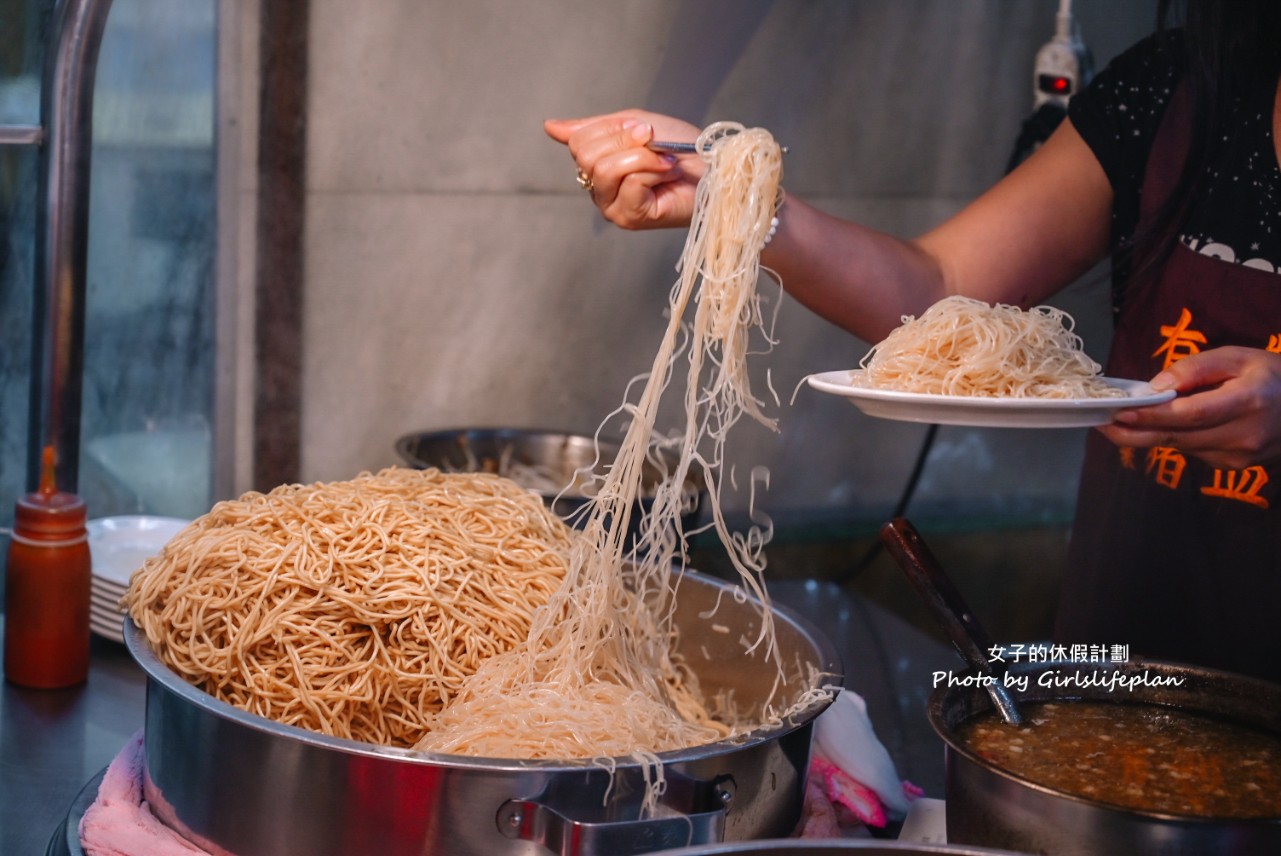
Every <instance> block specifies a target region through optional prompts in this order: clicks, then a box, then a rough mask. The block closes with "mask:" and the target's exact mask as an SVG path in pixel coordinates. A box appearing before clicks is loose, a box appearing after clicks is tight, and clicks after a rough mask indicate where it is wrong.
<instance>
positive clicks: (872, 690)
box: [0, 580, 959, 856]
mask: <svg viewBox="0 0 1281 856" xmlns="http://www.w3.org/2000/svg"><path fill="white" fill-rule="evenodd" d="M770 592H771V594H772V596H773V597H774V598H775V600H776V601H777V602H778V603H780V604H784V605H786V606H788V607H791V608H792V609H795V610H796V611H798V612H800V613H801V614H802V615H805V616H807V617H808V618H809V620H810V621H812V622H814V623H815V624H816V625H817V626H818V627H819V628H821V629H822V630H823V631H824V632H826V633H827V634H828V636H829V637H830V638H831V640H832V642H833V644H835V645H836V647H837V650H838V651H840V653H841V657H842V659H843V660H844V664H845V673H846V679H845V685H846V686H847V687H848V688H850V689H853V690H854V691H855V692H857V693H859V694H860V695H861V696H863V698H864V699H865V700H866V701H867V705H868V711H869V714H870V716H871V718H872V722H873V724H874V725H875V726H876V730H877V734H878V735H879V736H880V738H881V740H882V742H884V743H885V745H886V747H887V748H888V749H889V750H890V754H891V755H892V756H893V757H894V759H895V761H896V763H897V764H898V769H899V774H900V775H901V776H902V777H903V778H905V779H909V780H911V781H913V782H915V783H916V784H918V785H920V786H921V787H923V788H925V790H926V793H927V795H929V796H940V797H941V796H942V779H943V770H942V746H941V743H940V742H939V740H938V738H937V737H936V736H935V735H934V733H933V731H932V730H931V729H930V726H929V723H928V722H927V721H926V719H925V699H926V697H927V696H928V695H929V691H930V686H929V682H930V675H931V673H932V672H933V671H935V670H947V669H952V668H954V667H955V666H956V665H957V663H958V662H959V661H958V660H957V659H956V656H955V654H953V653H952V652H951V650H950V649H948V648H946V647H945V646H943V645H941V644H939V643H937V642H935V641H934V640H932V639H930V638H929V637H927V636H926V635H924V634H922V633H921V632H920V631H919V630H917V629H916V628H914V627H912V626H911V625H909V624H907V623H906V622H904V621H902V620H901V619H899V618H897V617H896V616H894V615H893V614H891V613H889V612H887V611H886V610H884V609H882V608H881V607H879V606H877V605H876V604H874V603H871V602H869V601H867V600H865V599H863V598H860V597H858V596H856V595H852V594H850V593H848V592H845V591H844V590H842V589H841V588H839V587H837V586H835V585H832V584H830V583H818V582H803V581H791V580H786V581H779V582H776V583H775V582H772V583H771V584H770ZM0 621H2V619H0ZM145 686H146V684H145V679H144V676H143V674H142V672H141V670H139V669H138V668H137V666H135V665H134V663H133V660H132V659H131V658H130V656H129V653H128V652H127V651H126V650H125V648H124V646H123V645H118V644H116V643H114V642H110V641H107V640H104V639H101V638H98V637H96V636H95V637H94V639H93V656H92V660H91V666H90V674H89V680H88V681H87V682H86V683H85V684H84V685H82V686H80V687H76V688H73V689H68V690H55V691H48V690H27V689H23V688H21V687H15V686H13V685H11V684H8V683H4V684H3V685H0V854H4V856H27V854H35V856H39V854H42V853H44V852H45V850H46V848H47V846H48V844H49V842H50V839H51V838H52V837H53V835H54V833H55V831H56V830H57V828H58V826H59V825H60V824H61V823H62V822H63V820H64V819H66V817H67V812H68V810H69V808H70V806H71V804H72V802H73V801H74V800H75V798H76V795H77V794H78V793H79V792H80V791H81V790H82V789H83V788H84V787H85V785H86V784H87V783H88V782H89V781H90V780H91V779H92V778H93V777H94V776H96V775H97V774H98V773H99V772H100V771H101V770H102V769H103V768H104V767H105V766H106V765H107V764H108V763H109V762H110V761H111V759H112V758H113V757H115V755H116V753H117V752H118V751H119V750H120V748H121V747H122V746H123V745H124V743H125V741H126V740H128V739H129V737H130V736H131V735H133V734H134V732H136V731H137V730H138V729H139V728H141V727H142V723H143V707H144V702H145Z"/></svg>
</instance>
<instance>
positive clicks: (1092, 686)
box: [928, 659, 1281, 856]
mask: <svg viewBox="0 0 1281 856" xmlns="http://www.w3.org/2000/svg"><path fill="white" fill-rule="evenodd" d="M1010 674H1011V675H1013V676H1015V677H1019V678H1021V677H1027V679H1028V687H1027V689H1026V690H1023V689H1019V688H1017V687H1015V688H1012V692H1013V694H1014V696H1015V700H1016V701H1018V702H1035V701H1053V700H1056V699H1060V700H1070V699H1085V700H1097V701H1132V702H1135V703H1148V704H1162V705H1169V706H1172V707H1176V708H1181V709H1184V710H1189V711H1195V712H1199V713H1205V714H1210V715H1214V716H1219V717H1223V718H1226V719H1229V720H1233V721H1236V722H1240V723H1242V724H1246V725H1252V726H1255V727H1258V728H1263V729H1266V730H1269V731H1273V732H1276V733H1281V686H1277V685H1275V684H1271V683H1268V682H1265V681H1260V680H1255V679H1253V678H1247V677H1242V676H1239V675H1233V674H1229V673H1227V672H1220V671H1215V670H1212V669H1202V668H1197V667H1194V666H1186V665H1180V664H1177V663H1168V662H1160V661H1152V660H1143V659H1132V660H1130V661H1129V662H1124V663H1086V662H1071V661H1063V660H1053V661H1050V662H1039V663H1028V662H1022V663H1017V664H1014V665H1013V666H1012V667H1011V668H1010ZM1114 676H1119V677H1121V678H1124V679H1125V680H1129V681H1134V682H1136V683H1133V684H1132V688H1131V689H1120V688H1116V687H1117V685H1116V681H1117V679H1118V678H1117V677H1114ZM1140 679H1146V680H1145V682H1143V683H1138V681H1140ZM1166 681H1169V683H1163V685H1157V684H1158V682H1166ZM1108 682H1112V684H1111V688H1109V684H1108ZM1175 682H1177V685H1176V683H1175ZM991 709H992V704H991V700H990V699H989V697H988V694H987V692H986V691H985V690H984V689H983V688H981V687H978V686H970V687H962V686H947V685H942V686H940V687H938V688H937V689H936V690H935V691H934V692H933V693H932V694H931V696H930V700H929V706H928V712H929V719H930V724H931V725H933V727H934V730H935V731H937V732H938V734H939V736H940V737H942V738H943V741H944V744H945V746H944V760H945V765H946V770H945V783H946V784H945V787H946V798H947V809H946V811H947V836H948V841H949V842H955V843H960V844H976V845H983V846H988V847H1002V848H1007V849H1010V850H1018V851H1025V852H1028V853H1038V854H1046V856H1107V854H1125V856H1132V854H1143V856H1175V854H1187V856H1206V854H1256V853H1257V854H1276V853H1281V820H1236V819H1218V818H1189V817H1176V816H1171V815H1165V814H1158V813H1156V812H1145V811H1138V810H1133V809H1124V808H1117V807H1114V806H1109V805H1105V804H1103V803H1099V802H1096V801H1093V800H1089V799H1084V798H1081V797H1076V796H1070V795H1068V794H1064V793H1061V792H1058V791H1055V790H1051V789H1049V788H1045V787H1042V786H1040V785H1035V784H1032V783H1031V782H1028V781H1026V780H1024V779H1021V778H1019V777H1017V776H1015V775H1013V774H1011V773H1009V772H1006V771H1005V770H1003V769H1001V768H999V767H996V766H995V765H993V764H992V763H990V762H989V761H987V760H985V759H983V758H980V757H979V756H978V755H976V754H974V753H973V752H971V751H969V750H968V749H967V748H966V747H965V746H964V745H962V744H961V743H960V742H958V741H957V739H956V736H955V735H956V729H957V728H958V727H959V726H960V724H961V723H963V722H965V721H966V720H967V719H969V718H971V717H973V716H977V715H979V714H982V713H985V712H987V711H990V710H991Z"/></svg>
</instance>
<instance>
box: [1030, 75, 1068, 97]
mask: <svg viewBox="0 0 1281 856" xmlns="http://www.w3.org/2000/svg"><path fill="white" fill-rule="evenodd" d="M1037 86H1038V87H1039V88H1040V90H1041V91H1042V92H1045V93H1047V94H1049V95H1067V94H1068V93H1070V92H1071V91H1072V78H1070V77H1064V76H1063V75H1060V74H1042V75H1040V76H1039V77H1038V79H1037Z"/></svg>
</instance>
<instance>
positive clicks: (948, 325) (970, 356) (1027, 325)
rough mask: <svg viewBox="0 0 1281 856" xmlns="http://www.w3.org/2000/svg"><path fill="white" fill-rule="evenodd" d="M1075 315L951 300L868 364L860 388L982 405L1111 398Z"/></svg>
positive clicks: (909, 322) (907, 323)
mask: <svg viewBox="0 0 1281 856" xmlns="http://www.w3.org/2000/svg"><path fill="white" fill-rule="evenodd" d="M1072 329H1073V320H1072V317H1071V316H1070V315H1068V314H1067V313H1066V312H1063V311H1061V310H1059V309H1055V308H1053V307H1050V306H1036V307H1033V308H1032V309H1029V310H1027V311H1024V310H1022V309H1019V308H1018V307H1017V306H1007V305H1004V304H996V305H995V306H992V305H989V304H987V303H985V302H983V301H982V300H974V299H972V298H968V297H948V298H945V299H943V300H940V301H939V302H938V303H935V304H934V305H933V306H931V307H930V308H929V309H928V310H926V312H925V313H923V314H922V315H921V317H919V318H913V317H912V316H910V315H906V316H904V317H903V324H902V326H900V327H897V328H896V329H895V330H893V331H892V332H891V333H890V334H889V335H888V336H886V337H885V339H884V341H882V342H881V343H880V344H878V345H877V346H876V347H875V348H873V349H872V350H871V351H870V352H869V353H868V354H867V356H865V357H864V358H863V362H862V367H863V370H862V372H861V373H860V374H856V375H855V382H856V383H858V384H860V385H862V386H867V387H872V388H875V389H890V390H897V391H900V392H915V393H926V394H931V395H957V396H976V397H983V398H1113V397H1118V396H1121V395H1124V392H1122V391H1121V390H1119V389H1116V388H1115V387H1112V386H1109V385H1108V384H1107V383H1106V382H1105V381H1103V380H1102V379H1101V378H1100V376H1099V371H1100V366H1099V364H1098V363H1096V362H1095V361H1094V360H1092V359H1090V357H1089V356H1087V355H1086V354H1085V352H1084V351H1083V350H1082V348H1081V338H1080V337H1079V336H1077V335H1076V334H1075V333H1074V332H1072Z"/></svg>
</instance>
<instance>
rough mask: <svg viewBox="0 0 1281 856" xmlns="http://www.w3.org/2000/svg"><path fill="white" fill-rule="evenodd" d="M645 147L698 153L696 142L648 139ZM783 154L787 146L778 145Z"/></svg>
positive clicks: (677, 153)
mask: <svg viewBox="0 0 1281 856" xmlns="http://www.w3.org/2000/svg"><path fill="white" fill-rule="evenodd" d="M645 147H646V148H647V149H649V150H650V151H653V152H664V153H666V154H674V155H693V154H698V143H673V142H670V141H667V140H650V141H649V142H648V143H646V144H645ZM779 148H780V149H781V150H782V152H783V154H787V146H780V147H779Z"/></svg>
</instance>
